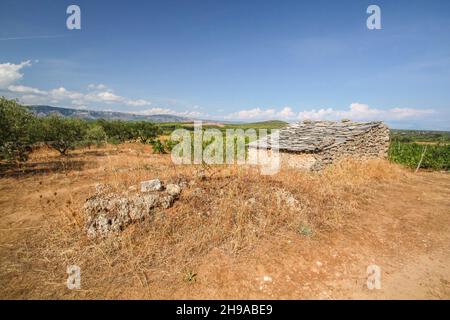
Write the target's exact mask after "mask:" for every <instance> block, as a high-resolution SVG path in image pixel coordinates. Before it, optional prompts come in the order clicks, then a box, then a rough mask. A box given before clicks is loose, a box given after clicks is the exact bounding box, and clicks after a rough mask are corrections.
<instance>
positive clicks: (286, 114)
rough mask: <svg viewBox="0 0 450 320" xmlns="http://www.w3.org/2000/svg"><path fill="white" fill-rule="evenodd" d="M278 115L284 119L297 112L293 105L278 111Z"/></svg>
mask: <svg viewBox="0 0 450 320" xmlns="http://www.w3.org/2000/svg"><path fill="white" fill-rule="evenodd" d="M277 115H278V116H279V117H280V118H283V119H290V118H292V117H294V116H295V112H294V111H293V110H292V108H291V107H284V108H283V110H281V111H280V112H278V113H277Z"/></svg>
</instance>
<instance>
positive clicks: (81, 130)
mask: <svg viewBox="0 0 450 320" xmlns="http://www.w3.org/2000/svg"><path fill="white" fill-rule="evenodd" d="M42 122H43V140H44V141H45V143H46V144H47V145H48V146H50V147H52V148H53V149H55V150H58V151H59V153H61V154H63V155H64V154H66V153H67V151H68V150H70V149H74V148H75V147H76V146H77V145H79V144H80V143H82V142H83V141H84V137H85V134H86V129H87V124H86V122H85V121H82V120H79V119H68V118H61V117H58V116H50V117H48V118H45V119H43V120H42Z"/></svg>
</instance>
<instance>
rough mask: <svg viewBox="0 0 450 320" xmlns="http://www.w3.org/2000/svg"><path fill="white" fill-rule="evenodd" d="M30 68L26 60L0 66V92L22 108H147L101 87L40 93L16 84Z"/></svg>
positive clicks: (61, 89) (141, 102) (142, 103)
mask: <svg viewBox="0 0 450 320" xmlns="http://www.w3.org/2000/svg"><path fill="white" fill-rule="evenodd" d="M28 66H31V62H30V61H29V60H27V61H24V62H21V63H19V64H14V63H2V64H0V90H3V91H6V92H7V93H9V94H10V95H13V96H14V97H15V98H19V100H20V101H21V102H22V103H25V104H45V103H49V104H55V103H63V104H65V105H72V106H74V107H79V106H87V105H89V104H90V103H104V104H116V105H118V106H123V105H124V106H131V107H143V106H149V105H151V102H150V101H147V100H144V99H130V98H126V97H123V96H120V95H117V94H115V93H114V91H113V90H112V89H110V88H108V87H107V86H106V85H104V84H90V85H88V89H89V91H88V92H79V91H72V90H68V89H66V88H64V87H59V88H55V89H51V90H47V91H46V90H41V89H38V88H33V87H30V86H25V85H20V84H17V82H19V81H20V80H21V79H22V78H23V73H22V72H21V70H22V69H23V68H24V67H28Z"/></svg>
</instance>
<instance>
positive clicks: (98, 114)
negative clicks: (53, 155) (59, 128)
mask: <svg viewBox="0 0 450 320" xmlns="http://www.w3.org/2000/svg"><path fill="white" fill-rule="evenodd" d="M28 108H29V109H30V111H31V112H33V113H34V114H36V115H37V116H39V117H45V116H49V115H51V114H57V115H60V116H63V117H69V118H80V119H86V120H96V119H106V120H135V121H136V120H146V121H152V122H187V121H192V120H193V119H191V118H186V117H180V116H175V115H171V114H153V115H140V114H133V113H125V112H116V111H94V110H79V109H70V108H59V107H52V106H45V105H33V106H28Z"/></svg>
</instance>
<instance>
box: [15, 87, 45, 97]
mask: <svg viewBox="0 0 450 320" xmlns="http://www.w3.org/2000/svg"><path fill="white" fill-rule="evenodd" d="M8 90H9V91H11V92H16V93H23V94H29V93H31V94H40V95H47V92H45V91H42V90H39V89H36V88H32V87H27V86H22V85H10V86H8Z"/></svg>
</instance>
